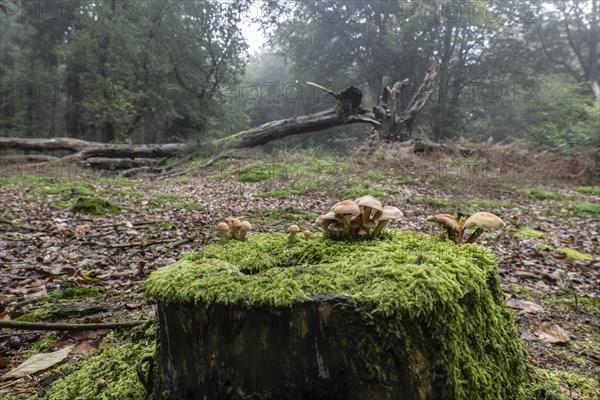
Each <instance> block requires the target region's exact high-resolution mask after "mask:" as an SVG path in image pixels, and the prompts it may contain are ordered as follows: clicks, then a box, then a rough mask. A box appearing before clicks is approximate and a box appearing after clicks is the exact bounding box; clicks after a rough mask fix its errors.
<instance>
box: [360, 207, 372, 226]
mask: <svg viewBox="0 0 600 400" xmlns="http://www.w3.org/2000/svg"><path fill="white" fill-rule="evenodd" d="M371 210H372V208H371V207H368V206H363V212H362V224H363V226H365V224H366V223H367V222H368V221H369V217H370V215H371Z"/></svg>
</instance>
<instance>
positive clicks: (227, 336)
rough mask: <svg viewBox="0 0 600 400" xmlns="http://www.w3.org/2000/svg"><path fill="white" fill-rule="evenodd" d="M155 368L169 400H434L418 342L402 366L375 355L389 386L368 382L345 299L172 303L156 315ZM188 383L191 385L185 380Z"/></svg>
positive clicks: (361, 340) (359, 333) (360, 328)
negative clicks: (283, 304)
mask: <svg viewBox="0 0 600 400" xmlns="http://www.w3.org/2000/svg"><path fill="white" fill-rule="evenodd" d="M159 319H160V325H161V327H162V329H161V337H160V343H161V347H160V349H161V350H160V364H161V365H162V367H163V380H164V381H166V382H169V388H170V389H171V390H172V392H173V395H174V398H177V399H186V400H196V399H198V400H200V399H246V398H249V399H273V400H275V399H277V400H302V399H311V400H330V399H331V400H333V399H347V400H378V399H385V398H391V399H405V400H425V399H439V398H440V394H439V393H436V392H435V390H434V389H433V387H432V384H431V377H427V368H428V367H429V365H428V360H427V358H426V356H425V353H424V352H423V350H422V349H421V348H420V345H419V344H418V340H419V339H418V338H410V339H409V338H406V340H410V341H411V342H412V343H413V350H412V351H411V354H410V356H409V357H407V358H406V359H398V358H396V357H393V356H392V355H391V354H388V355H382V356H381V357H380V360H379V365H380V366H381V367H385V368H387V369H388V371H387V372H388V373H390V374H393V375H395V376H397V377H398V379H397V381H396V382H395V383H394V384H393V386H383V385H381V383H380V382H377V381H374V380H372V379H370V378H369V376H368V373H367V370H366V368H365V365H364V358H363V356H364V354H361V351H360V349H363V348H364V346H365V342H368V341H369V340H370V339H369V333H368V332H366V331H365V329H364V320H363V319H362V318H361V316H360V314H359V313H358V312H357V311H356V308H355V305H354V304H353V303H352V301H350V300H349V299H344V298H339V297H334V296H316V297H314V298H313V299H312V300H311V301H306V302H301V303H296V304H293V305H292V306H291V307H289V308H283V309H275V308H271V307H259V308H253V309H248V308H244V307H242V306H236V305H232V306H226V305H221V304H211V305H209V306H207V307H202V306H200V307H199V306H197V305H191V304H177V305H175V304H173V305H169V306H166V307H160V308H159ZM190 378H192V379H190Z"/></svg>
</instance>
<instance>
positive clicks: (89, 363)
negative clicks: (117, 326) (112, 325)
mask: <svg viewBox="0 0 600 400" xmlns="http://www.w3.org/2000/svg"><path fill="white" fill-rule="evenodd" d="M138 329H140V328H138ZM154 333H155V329H154V328H149V329H147V331H146V332H142V335H141V337H130V338H119V337H118V336H116V335H112V334H111V335H108V336H107V337H106V338H105V339H104V341H103V342H102V344H101V345H100V347H99V348H98V349H96V350H94V351H93V352H91V353H90V354H89V355H87V356H85V357H82V358H81V359H80V360H78V361H77V362H76V363H75V364H67V365H65V366H63V367H61V368H60V369H59V370H58V371H57V372H56V373H55V377H60V378H59V379H57V380H56V381H54V382H53V383H52V385H51V386H50V387H49V388H48V390H47V391H46V393H45V395H44V396H43V398H44V399H46V400H65V399H79V400H98V399H102V400H122V399H132V400H136V399H139V400H141V399H144V398H145V397H146V396H145V395H146V391H145V390H144V388H143V386H142V384H141V383H140V382H139V380H138V378H137V375H136V371H135V365H136V363H137V362H138V360H139V359H140V358H141V357H143V356H151V355H154V351H155V334H154ZM124 339H125V340H124ZM47 379H48V380H50V381H52V379H53V378H52V377H49V378H47Z"/></svg>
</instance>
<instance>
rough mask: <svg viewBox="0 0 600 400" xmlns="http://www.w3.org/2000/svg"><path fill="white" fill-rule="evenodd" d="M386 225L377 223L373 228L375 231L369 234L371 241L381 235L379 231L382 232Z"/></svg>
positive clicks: (385, 223)
mask: <svg viewBox="0 0 600 400" xmlns="http://www.w3.org/2000/svg"><path fill="white" fill-rule="evenodd" d="M387 224H388V221H379V223H378V224H377V226H376V227H375V229H373V233H372V234H371V237H372V238H373V239H375V238H377V237H379V235H380V234H381V231H383V228H385V227H386V226H387Z"/></svg>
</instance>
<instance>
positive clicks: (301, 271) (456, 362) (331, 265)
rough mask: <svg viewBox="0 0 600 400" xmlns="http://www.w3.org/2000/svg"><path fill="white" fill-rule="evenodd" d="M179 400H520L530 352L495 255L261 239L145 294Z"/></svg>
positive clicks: (411, 236) (199, 260) (194, 259)
mask: <svg viewBox="0 0 600 400" xmlns="http://www.w3.org/2000/svg"><path fill="white" fill-rule="evenodd" d="M145 287H146V290H147V295H148V296H149V297H150V298H151V299H153V300H155V301H156V302H157V303H158V312H159V318H160V346H159V350H158V358H159V365H160V367H161V381H162V384H163V385H164V386H165V387H166V388H168V389H169V390H170V391H171V392H172V396H173V398H177V399H290V400H291V399H356V400H368V399H407V400H408V399H410V400H412V399H415V400H424V399H509V398H518V397H520V396H521V395H522V390H523V384H524V382H525V379H526V372H525V361H524V355H523V349H522V346H521V342H520V339H519V335H518V332H517V331H516V328H515V326H514V323H513V320H512V318H511V316H510V315H509V314H508V312H507V311H506V309H505V308H504V302H503V297H502V292H501V290H500V288H499V284H498V276H497V272H496V262H495V259H494V257H493V255H492V254H491V253H490V252H489V251H488V250H487V249H485V248H483V247H481V246H477V245H464V246H456V245H454V244H453V243H451V242H449V241H444V240H442V239H440V238H432V237H427V236H424V235H421V234H417V233H406V232H394V233H390V232H388V233H386V235H385V236H384V238H383V239H382V240H377V241H372V242H356V243H343V242H333V241H330V240H327V239H324V238H321V237H317V239H315V240H311V241H304V240H302V241H296V242H292V243H290V242H288V241H287V239H286V238H285V236H284V235H252V236H250V237H249V238H248V241H247V242H239V241H232V242H228V243H225V244H215V245H212V246H209V247H207V248H206V249H205V250H204V251H203V252H201V253H192V254H188V255H187V256H185V257H184V258H183V259H182V260H180V261H178V262H177V263H175V264H173V265H171V266H168V267H165V268H162V269H160V270H158V271H156V272H154V273H153V274H152V275H151V276H150V278H149V279H148V281H147V282H146V283H145Z"/></svg>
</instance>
